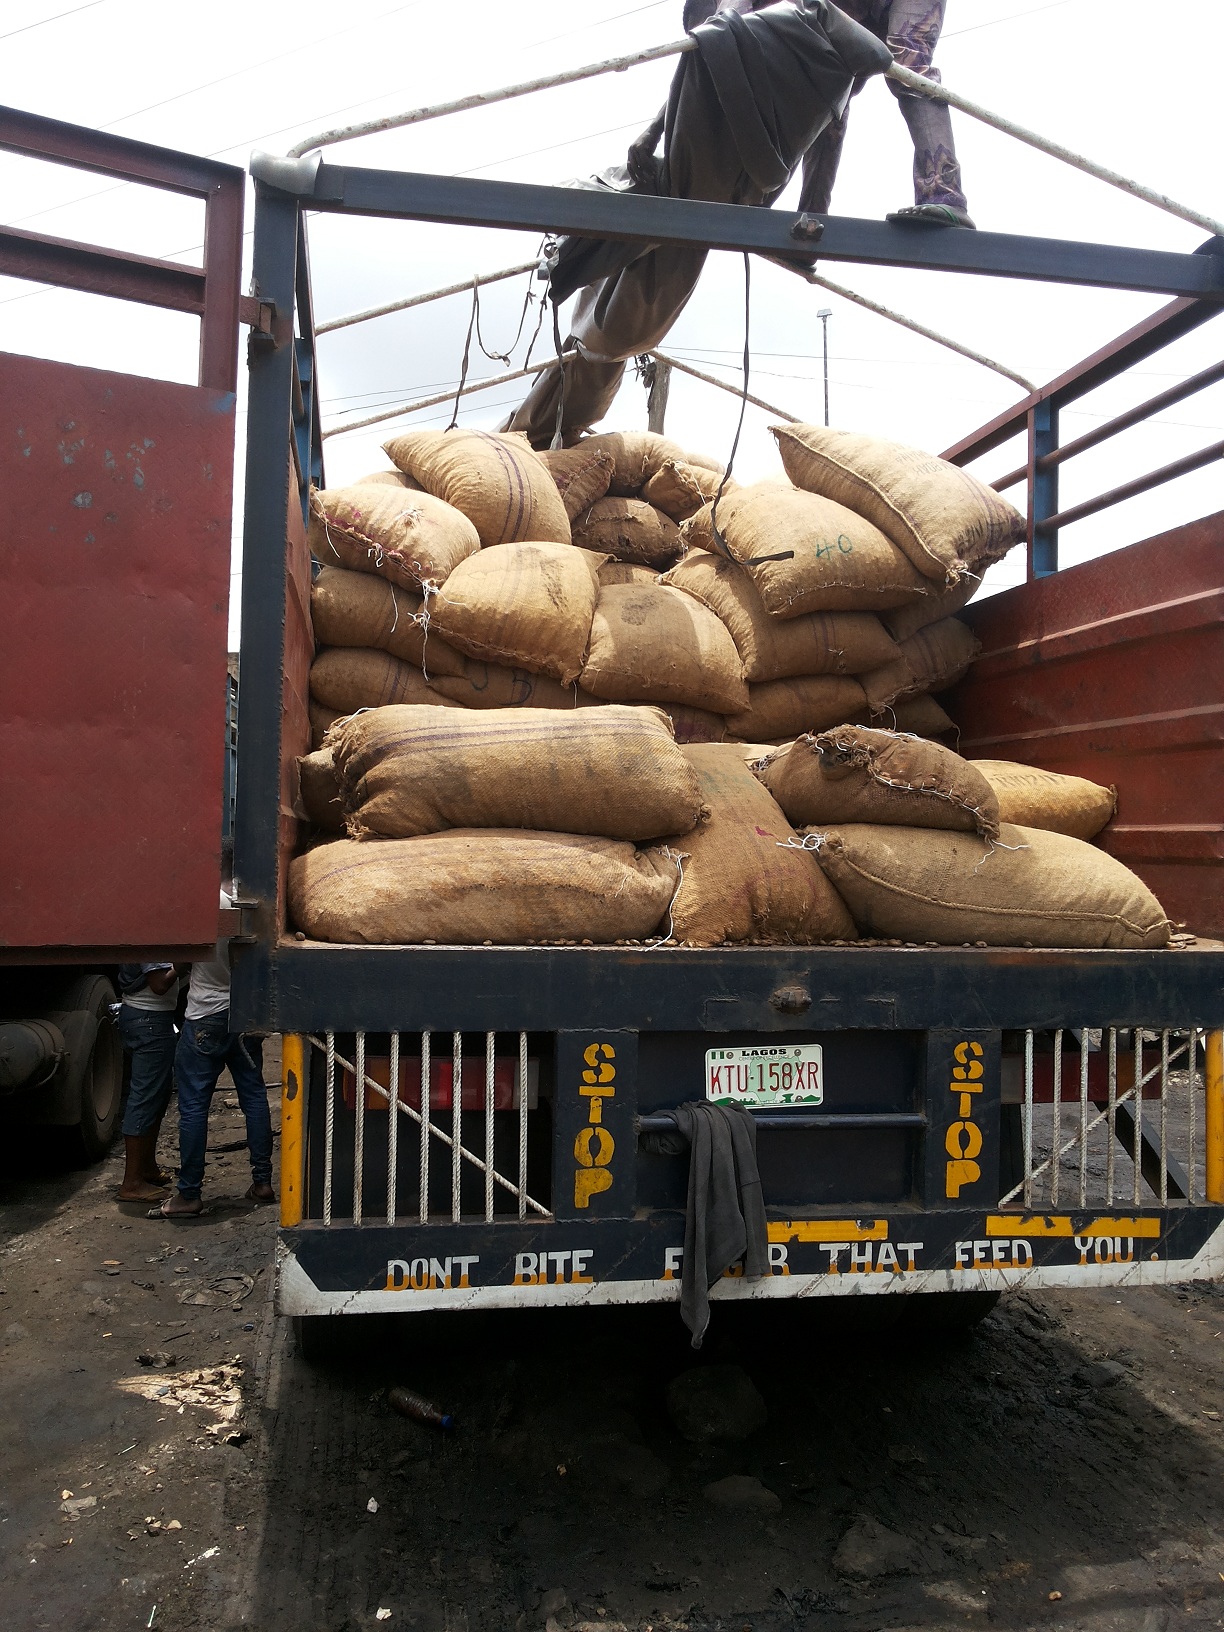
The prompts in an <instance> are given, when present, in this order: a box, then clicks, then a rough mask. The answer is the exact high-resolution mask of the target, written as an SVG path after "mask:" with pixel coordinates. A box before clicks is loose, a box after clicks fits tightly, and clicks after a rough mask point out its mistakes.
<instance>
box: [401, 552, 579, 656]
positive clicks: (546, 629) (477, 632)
mask: <svg viewBox="0 0 1224 1632" xmlns="http://www.w3.org/2000/svg"><path fill="white" fill-rule="evenodd" d="M600 564H601V558H600V557H599V556H597V555H592V554H591V553H590V552H589V551H588V550H575V549H574V548H573V547H572V546H571V545H569V544H535V543H531V544H503V545H502V546H501V547H500V548H498V549H488V550H481V551H480V553H479V554H478V555H474V556H472V557H470V559H468V560H467V561H464V562H462V563H461V564H460V566H458V567H457V568H456V569H455V571H454V572H453V573H452V574H451V577H450V579H449V580H448V582H447V583H445V584H444V585H443V586H442V588H441V589H440V590H439V591H438V593H437V594H436V595H435V596H433V597H432V599H431V600H430V603H429V611H430V616H431V618H432V619H433V622H434V623H435V625H436V626H437V628H438V629H439V630H440V631H441V633H442V634H443V636H444V637H445V638H446V639H447V640H448V641H450V643H451V644H452V645H453V646H457V647H458V648H459V650H460V651H462V652H467V653H468V655H469V656H470V657H483V658H491V659H492V660H493V661H494V662H495V663H500V664H502V665H504V666H505V667H507V668H520V669H529V670H530V671H531V673H533V674H548V675H551V676H552V677H553V679H554V680H560V681H561V682H562V683H563V684H565V685H568V684H569V682H570V681H571V680H574V679H576V678H577V677H578V675H579V674H580V673H581V671H582V660H583V656H584V655H585V653H586V649H587V640H588V637H589V636H590V633H591V618H592V616H593V615H594V612H595V600H596V596H597V595H598V593H599V577H598V573H599V567H600Z"/></svg>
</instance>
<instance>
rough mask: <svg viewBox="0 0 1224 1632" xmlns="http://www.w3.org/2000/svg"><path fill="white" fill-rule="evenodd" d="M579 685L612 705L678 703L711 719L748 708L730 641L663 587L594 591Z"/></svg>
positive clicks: (698, 609) (697, 608) (695, 607)
mask: <svg viewBox="0 0 1224 1632" xmlns="http://www.w3.org/2000/svg"><path fill="white" fill-rule="evenodd" d="M578 683H579V685H581V686H582V687H583V688H584V690H586V691H589V692H591V694H592V695H593V696H595V697H608V698H611V699H612V700H614V701H616V702H658V703H684V704H686V705H687V706H688V707H690V708H704V709H707V710H709V712H710V713H712V714H730V713H733V712H735V711H737V710H739V709H742V708H744V707H746V706H747V703H748V687H747V686H746V685H745V683H744V669H743V665H742V664H741V662H740V660H739V653H738V652H737V651H736V649H735V643H734V641H733V640H732V639H731V636H730V635H729V634H728V633H727V631H726V630H725V629H724V628H723V626H722V624H721V623H720V622H719V621H718V619H717V618H716V617H715V616H714V614H713V613H712V612H710V611H708V610H707V609H706V608H705V607H704V606H702V605H701V604H700V602H698V601H695V600H693V599H692V597H691V596H688V595H682V594H681V593H680V591H679V590H678V589H668V588H667V587H666V585H663V584H643V585H635V584H611V585H608V586H606V587H604V588H601V589H600V591H599V602H598V605H597V606H596V608H595V617H594V619H593V621H592V623H591V643H590V649H589V651H588V653H587V660H586V663H585V664H584V666H583V670H582V676H581V678H580V680H579V682H578Z"/></svg>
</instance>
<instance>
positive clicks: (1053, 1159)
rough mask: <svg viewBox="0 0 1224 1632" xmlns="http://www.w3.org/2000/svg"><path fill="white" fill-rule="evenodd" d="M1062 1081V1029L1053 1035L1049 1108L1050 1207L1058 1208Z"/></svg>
mask: <svg viewBox="0 0 1224 1632" xmlns="http://www.w3.org/2000/svg"><path fill="white" fill-rule="evenodd" d="M1062 1079H1063V1033H1062V1027H1061V1026H1059V1028H1058V1030H1057V1031H1056V1032H1055V1033H1054V1103H1053V1104H1052V1105H1051V1107H1050V1116H1051V1124H1050V1206H1051V1207H1057V1206H1058V1179H1059V1170H1060V1169H1061V1167H1062V1158H1061V1156H1060V1155H1059V1147H1060V1146H1061V1144H1062Z"/></svg>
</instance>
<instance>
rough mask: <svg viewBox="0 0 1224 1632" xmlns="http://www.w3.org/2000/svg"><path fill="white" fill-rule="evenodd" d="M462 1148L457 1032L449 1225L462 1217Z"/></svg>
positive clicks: (457, 1038)
mask: <svg viewBox="0 0 1224 1632" xmlns="http://www.w3.org/2000/svg"><path fill="white" fill-rule="evenodd" d="M462 1146H463V1033H462V1032H461V1031H457V1032H455V1033H454V1035H453V1037H452V1039H451V1223H452V1224H458V1222H459V1219H460V1217H461V1216H462V1209H461V1207H460V1205H459V1199H460V1198H459V1192H460V1190H461V1188H462V1184H463V1160H462V1158H461V1156H460V1154H459V1152H460V1150H461V1149H462Z"/></svg>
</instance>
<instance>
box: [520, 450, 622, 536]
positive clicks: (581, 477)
mask: <svg viewBox="0 0 1224 1632" xmlns="http://www.w3.org/2000/svg"><path fill="white" fill-rule="evenodd" d="M536 458H537V459H538V460H539V461H540V463H541V464H542V465H543V466H544V468H545V470H547V472H548V474H549V475H550V476H551V477H552V479H553V481H554V482H556V484H557V491H558V493H560V495H561V503H562V504H563V505H564V506H565V513H566V515H567V516H568V517H569V519H570V522H571V523H572V522H573V520H574V518H575V517H576V516H580V515H581V514H582V512H583V511H584V510H586V509H587V508H588V507H589V506H590V505H592V504H594V503H595V501H596V499H602V498H603V496H604V494H605V493H606V492H607V491H608V483H609V482H610V481H611V480H612V466H613V461H612V455H611V454H609V453H599V452H591V451H588V450H587V449H586V448H583V447H581V446H579V447H575V448H554V449H547V450H545V451H544V452H542V453H537V454H536Z"/></svg>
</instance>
